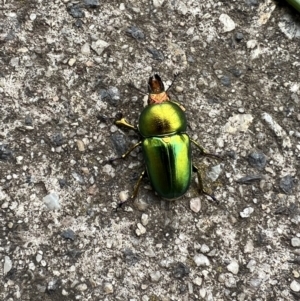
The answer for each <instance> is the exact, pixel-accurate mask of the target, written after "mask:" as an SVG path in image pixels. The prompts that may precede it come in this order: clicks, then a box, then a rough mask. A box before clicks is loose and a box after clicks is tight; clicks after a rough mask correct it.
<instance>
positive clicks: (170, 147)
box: [142, 134, 192, 199]
mask: <svg viewBox="0 0 300 301" xmlns="http://www.w3.org/2000/svg"><path fill="white" fill-rule="evenodd" d="M142 150H143V154H144V159H145V163H146V169H147V174H148V177H149V179H150V182H151V184H152V187H153V189H154V190H155V191H156V192H157V193H158V194H159V195H160V196H161V197H163V198H165V199H175V198H178V197H180V196H182V195H184V194H185V193H186V191H187V190H188V188H189V186H190V182H191V173H192V161H191V147H190V138H189V136H188V135H187V134H175V135H171V136H166V137H151V138H145V139H144V140H143V143H142Z"/></svg>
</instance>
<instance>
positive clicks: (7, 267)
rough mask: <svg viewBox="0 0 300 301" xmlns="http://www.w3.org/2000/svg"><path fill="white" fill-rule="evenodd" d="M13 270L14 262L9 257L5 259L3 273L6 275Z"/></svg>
mask: <svg viewBox="0 0 300 301" xmlns="http://www.w3.org/2000/svg"><path fill="white" fill-rule="evenodd" d="M11 268H12V261H11V259H10V258H9V257H8V256H5V257H4V268H3V273H4V275H6V274H7V273H8V272H9V271H10V270H11Z"/></svg>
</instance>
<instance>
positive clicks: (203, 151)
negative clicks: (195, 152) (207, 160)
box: [190, 139, 222, 159]
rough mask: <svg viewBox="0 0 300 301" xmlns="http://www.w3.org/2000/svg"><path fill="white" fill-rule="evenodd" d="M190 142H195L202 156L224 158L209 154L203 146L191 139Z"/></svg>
mask: <svg viewBox="0 0 300 301" xmlns="http://www.w3.org/2000/svg"><path fill="white" fill-rule="evenodd" d="M190 140H191V142H193V143H194V144H195V145H196V146H197V147H198V149H199V150H200V152H201V155H202V156H206V157H211V158H217V159H222V157H221V156H219V155H216V154H210V153H208V152H207V151H206V150H205V149H204V148H203V146H201V145H200V144H199V143H198V142H197V141H195V140H193V139H190Z"/></svg>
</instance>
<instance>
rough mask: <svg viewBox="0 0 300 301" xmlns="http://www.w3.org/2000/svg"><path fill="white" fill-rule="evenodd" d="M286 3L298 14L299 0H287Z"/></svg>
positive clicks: (299, 9) (299, 8)
mask: <svg viewBox="0 0 300 301" xmlns="http://www.w3.org/2000/svg"><path fill="white" fill-rule="evenodd" d="M287 2H288V3H289V4H291V5H292V6H294V8H296V9H297V10H298V11H299V12H300V0H287Z"/></svg>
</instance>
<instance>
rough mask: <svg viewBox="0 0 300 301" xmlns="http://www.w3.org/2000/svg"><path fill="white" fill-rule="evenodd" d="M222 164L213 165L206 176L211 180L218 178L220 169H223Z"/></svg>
mask: <svg viewBox="0 0 300 301" xmlns="http://www.w3.org/2000/svg"><path fill="white" fill-rule="evenodd" d="M223 167H224V164H218V165H215V166H213V167H212V168H211V169H210V171H209V172H208V173H207V177H208V178H209V179H210V180H211V181H213V182H214V181H216V180H217V179H218V177H219V176H220V174H221V172H222V170H223Z"/></svg>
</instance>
